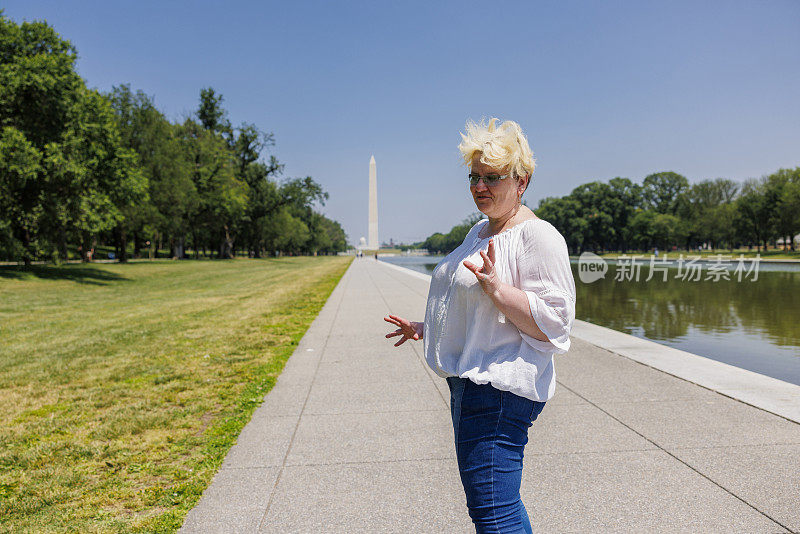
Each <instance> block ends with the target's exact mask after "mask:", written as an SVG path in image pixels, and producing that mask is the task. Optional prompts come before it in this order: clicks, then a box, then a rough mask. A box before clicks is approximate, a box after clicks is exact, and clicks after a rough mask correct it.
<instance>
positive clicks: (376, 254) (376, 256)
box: [375, 252, 378, 261]
mask: <svg viewBox="0 0 800 534" xmlns="http://www.w3.org/2000/svg"><path fill="white" fill-rule="evenodd" d="M375 261H378V253H377V252H376V253H375Z"/></svg>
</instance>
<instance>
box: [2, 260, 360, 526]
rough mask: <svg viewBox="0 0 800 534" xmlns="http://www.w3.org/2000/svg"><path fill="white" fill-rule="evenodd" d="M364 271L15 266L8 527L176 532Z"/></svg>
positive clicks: (5, 491)
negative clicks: (343, 284)
mask: <svg viewBox="0 0 800 534" xmlns="http://www.w3.org/2000/svg"><path fill="white" fill-rule="evenodd" d="M350 261H352V257H338V256H319V257H284V258H277V259H272V258H271V259H260V260H257V259H235V260H223V261H197V262H196V261H170V260H163V261H155V262H149V263H132V264H127V265H124V264H88V265H77V264H73V265H63V266H60V267H55V266H33V267H32V268H30V269H27V270H26V269H23V268H21V267H0V531H2V532H6V531H8V532H11V531H13V532H65V531H70V532H132V531H133V532H136V531H143V532H173V531H175V530H176V529H177V528H178V527H179V526H180V525H181V523H182V521H183V518H184V516H185V515H186V513H187V511H188V510H189V509H190V508H191V507H192V506H193V505H194V504H195V503H196V502H197V500H198V499H199V497H200V494H201V493H202V491H203V490H204V489H205V488H206V486H207V485H208V483H209V482H210V481H211V478H212V476H213V475H214V473H215V472H216V470H217V469H218V467H219V466H220V464H221V463H222V459H223V458H224V456H225V453H226V452H227V451H228V449H229V448H230V446H231V445H232V444H233V443H234V441H235V439H236V436H237V435H238V434H239V431H240V430H241V429H242V427H243V426H244V425H245V424H246V423H247V421H248V420H249V418H250V415H251V414H252V412H253V410H254V409H255V408H256V407H257V406H258V405H259V404H260V403H261V400H262V398H263V396H264V394H265V393H267V392H268V391H269V390H270V389H271V387H272V386H273V384H274V383H275V379H276V378H277V376H278V375H279V374H280V372H281V370H282V369H283V365H284V363H285V361H286V359H287V358H288V357H289V356H290V355H291V354H292V352H293V351H294V348H295V346H296V345H297V342H298V341H299V340H300V338H302V336H303V334H304V333H305V331H306V329H307V328H308V326H309V325H310V324H311V322H312V321H313V319H314V317H316V315H317V313H318V312H319V310H320V308H321V307H322V305H323V304H324V303H325V301H326V300H327V298H328V296H329V295H330V293H331V291H332V290H333V288H334V287H335V286H336V284H337V282H338V281H339V279H340V278H341V276H342V274H344V271H345V270H346V269H347V266H348V265H349V263H350Z"/></svg>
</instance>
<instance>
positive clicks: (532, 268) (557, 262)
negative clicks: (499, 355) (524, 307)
mask: <svg viewBox="0 0 800 534" xmlns="http://www.w3.org/2000/svg"><path fill="white" fill-rule="evenodd" d="M517 269H518V272H519V282H520V286H521V287H520V289H522V290H523V291H524V292H525V294H526V295H527V297H528V304H529V305H530V310H531V316H532V317H533V320H534V321H535V322H536V326H538V327H539V329H540V330H541V331H542V332H543V333H544V334H545V335H546V336H547V338H548V340H549V341H541V340H539V339H536V338H534V337H531V336H529V335H528V334H526V333H524V332H522V331H521V330H520V335H521V336H522V338H523V339H524V340H525V341H526V342H527V343H528V344H529V345H530V346H531V347H533V348H534V349H536V350H539V351H542V352H550V353H555V354H563V353H565V352H567V351H568V350H569V346H570V339H569V333H570V331H571V330H572V325H573V323H574V321H575V280H574V279H573V276H572V269H571V267H570V264H569V249H568V248H567V244H566V242H565V241H564V238H563V236H562V235H561V234H560V233H559V232H558V230H556V229H555V228H554V227H552V226H551V225H549V223H546V224H545V223H541V224H538V225H528V227H527V228H525V229H523V232H522V233H521V243H520V251H519V256H518V257H517Z"/></svg>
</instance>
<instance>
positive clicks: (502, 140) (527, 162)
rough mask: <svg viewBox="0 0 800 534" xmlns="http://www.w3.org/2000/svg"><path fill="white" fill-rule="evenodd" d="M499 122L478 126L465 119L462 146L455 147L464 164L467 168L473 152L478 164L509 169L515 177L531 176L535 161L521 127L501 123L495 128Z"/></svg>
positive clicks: (512, 123)
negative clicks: (478, 153) (477, 157)
mask: <svg viewBox="0 0 800 534" xmlns="http://www.w3.org/2000/svg"><path fill="white" fill-rule="evenodd" d="M499 120H500V119H497V118H494V117H492V118H491V119H490V120H489V124H485V121H484V119H481V122H480V124H476V123H475V122H474V121H473V120H472V119H468V120H467V124H466V126H465V129H466V130H467V134H466V135H464V134H463V133H462V134H461V144H459V145H458V149H459V150H460V151H461V155H462V156H463V157H464V164H465V165H466V166H467V167H469V166H470V165H472V158H473V157H474V156H475V153H476V152H480V154H481V159H480V161H481V162H482V163H483V164H485V165H489V166H490V167H494V168H496V169H508V170H509V171H510V172H512V173H514V176H517V177H520V176H525V175H528V174H533V169H534V168H535V167H536V160H535V159H534V157H533V152H532V151H531V147H530V146H529V145H528V139H527V138H526V137H525V134H524V133H522V128H521V127H520V125H519V124H517V123H516V122H514V121H503V122H502V123H501V124H500V125H499V126H495V122H497V121H499ZM528 183H529V184H530V180H529V181H528ZM526 187H527V186H526Z"/></svg>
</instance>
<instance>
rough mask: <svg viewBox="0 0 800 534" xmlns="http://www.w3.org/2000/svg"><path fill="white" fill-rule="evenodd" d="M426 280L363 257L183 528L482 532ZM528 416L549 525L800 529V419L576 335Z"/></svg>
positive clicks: (543, 515) (525, 489) (541, 511)
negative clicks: (429, 336)
mask: <svg viewBox="0 0 800 534" xmlns="http://www.w3.org/2000/svg"><path fill="white" fill-rule="evenodd" d="M427 287H428V284H427V282H426V281H424V280H421V279H419V278H418V277H414V276H410V275H408V274H406V273H403V272H401V271H399V270H397V269H393V268H390V267H388V266H387V265H385V264H383V263H382V262H376V261H375V260H374V259H372V258H361V259H355V260H354V261H353V263H352V265H351V267H350V268H349V269H348V271H347V272H346V273H345V275H344V277H343V278H342V280H341V282H340V283H339V285H338V286H337V287H336V289H335V290H334V291H333V293H332V295H331V297H330V299H328V302H327V303H326V304H325V306H324V308H323V309H322V311H321V313H320V314H319V316H318V317H317V318H316V319H315V321H314V322H313V324H312V325H311V327H310V328H309V330H308V332H307V333H306V335H305V337H304V338H303V339H302V341H301V342H300V345H299V346H298V348H297V350H296V352H295V353H294V354H293V355H292V357H291V358H290V359H289V361H288V362H287V364H286V368H285V370H284V371H283V373H282V374H281V376H280V377H279V379H278V382H277V384H276V385H275V387H274V388H273V389H272V391H270V392H269V394H267V396H266V397H265V402H264V404H263V405H262V406H261V407H260V408H259V409H258V410H257V411H256V412H255V414H254V416H253V418H252V420H251V421H250V423H249V424H248V425H247V426H246V427H245V428H244V430H243V432H242V434H241V436H240V437H239V440H238V442H237V444H236V445H235V446H233V447H232V448H231V450H230V452H229V454H228V456H227V457H226V459H225V461H224V463H223V466H222V468H221V469H220V471H219V472H218V473H217V475H216V477H215V478H214V480H213V482H212V484H211V485H210V486H209V488H208V489H207V490H206V491H205V493H204V494H203V497H202V499H201V500H200V502H199V503H198V505H197V506H196V507H195V508H194V509H193V510H192V511H191V512H190V513H189V515H188V516H187V518H186V521H185V523H184V526H183V528H182V529H181V532H198V533H210V532H224V533H233V532H247V533H251V532H252V533H255V532H275V533H278V532H279V533H290V532H292V533H293V532H347V533H355V532H398V533H406V532H420V533H438V532H442V533H451V532H454V533H460V532H464V533H468V532H474V529H473V527H472V523H471V521H470V519H469V516H468V515H467V509H466V504H465V502H464V492H463V489H462V487H461V481H460V479H459V476H458V467H457V465H456V460H455V452H454V443H453V428H452V423H451V420H450V411H449V402H450V396H449V390H448V388H447V383H446V381H445V380H444V379H442V378H439V377H438V376H436V375H435V374H434V373H433V371H431V370H430V369H429V368H428V366H427V364H426V363H425V361H424V358H423V355H422V342H416V343H413V342H406V343H405V344H403V345H402V346H401V347H399V348H395V347H393V346H392V342H393V340H387V339H385V338H384V337H383V336H384V334H385V333H387V332H388V331H389V330H390V328H388V327H389V326H390V325H389V324H388V323H386V322H384V321H383V317H384V316H385V315H386V314H388V313H394V314H398V315H401V316H406V317H408V318H409V319H414V320H422V318H423V316H424V310H425V300H426V297H427ZM556 375H557V380H558V385H557V387H556V394H555V397H553V399H551V400H550V401H549V402H548V403H547V405H546V406H545V408H544V411H543V412H542V414H541V415H540V416H539V419H538V420H537V421H536V422H535V423H534V425H533V426H532V427H531V429H530V441H529V443H528V445H527V446H526V449H525V460H524V465H525V467H524V471H523V480H522V490H521V492H522V498H523V501H524V502H525V506H526V508H527V509H528V512H529V514H530V516H531V521H532V523H533V525H534V531H535V532H541V533H550V532H553V533H555V532H558V533H561V532H626V533H627V532H670V533H673V532H702V533H713V532H719V533H731V532H746V533H778V532H798V531H800V425H798V424H797V423H795V422H793V421H790V420H787V419H785V418H782V417H779V416H777V415H773V414H771V413H768V412H766V411H764V410H761V409H758V408H755V407H752V406H749V405H747V404H744V403H742V402H739V401H737V400H734V399H731V398H729V397H726V396H723V395H721V394H719V393H716V392H714V391H711V390H709V389H705V388H703V387H700V386H698V385H695V384H692V383H690V382H687V381H685V380H681V379H679V378H676V377H674V376H671V375H669V374H666V373H664V372H661V371H658V370H656V369H654V368H652V367H648V366H646V365H643V364H641V363H638V362H635V361H633V360H631V359H628V358H626V357H623V356H620V355H617V354H614V353H612V352H609V351H606V350H604V349H601V348H598V347H597V346H595V345H592V344H590V343H588V342H585V341H582V340H580V339H577V338H573V345H572V349H571V350H570V352H569V353H568V354H565V355H559V356H556Z"/></svg>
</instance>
